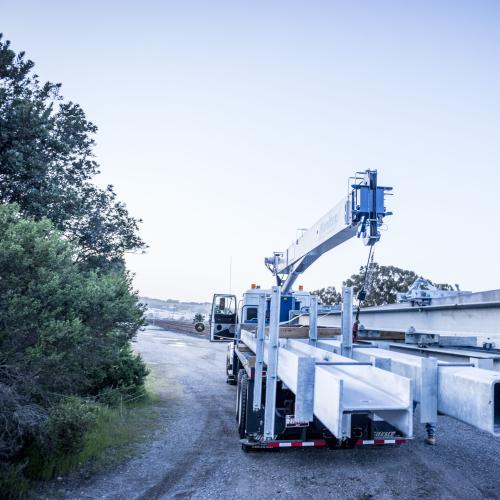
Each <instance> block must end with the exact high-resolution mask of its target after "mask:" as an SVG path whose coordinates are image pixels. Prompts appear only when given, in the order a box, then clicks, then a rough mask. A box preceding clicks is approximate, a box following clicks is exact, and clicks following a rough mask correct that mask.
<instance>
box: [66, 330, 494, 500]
mask: <svg viewBox="0 0 500 500" xmlns="http://www.w3.org/2000/svg"><path fill="white" fill-rule="evenodd" d="M135 345H136V347H137V349H138V350H139V351H140V352H141V353H142V354H143V356H144V359H145V360H146V361H147V362H148V363H149V364H150V366H151V368H152V376H153V377H154V381H155V389H156V390H157V392H158V393H159V395H160V397H161V399H162V406H161V407H162V410H161V411H162V417H161V418H162V426H161V429H160V430H159V431H158V432H157V435H156V438H155V440H154V442H153V443H152V444H150V445H148V446H147V447H145V449H144V450H143V452H142V454H141V455H140V456H138V457H137V458H135V459H133V460H132V461H130V462H129V463H127V464H124V465H123V466H120V467H119V468H118V469H116V470H114V471H112V472H109V473H106V474H102V475H101V476H97V477H93V478H90V479H87V480H86V481H83V482H81V483H80V484H75V485H73V486H72V487H71V488H69V489H67V490H66V493H65V496H67V497H68V498H106V499H121V498H143V499H157V498H193V499H212V498H213V499H230V498H231V499H234V498H251V499H252V500H255V499H260V498H265V499H270V498H285V497H286V498H292V499H295V498H297V499H299V498H300V499H318V498H353V499H366V498H377V499H379V498H380V499H386V498H387V499H389V498H449V499H452V498H453V499H457V498H467V499H471V498H500V440H498V439H495V438H493V437H491V436H489V435H488V434H486V433H483V432H480V431H477V430H475V429H473V428H471V427H469V426H467V425H464V424H462V423H460V422H456V421H454V420H451V419H449V418H446V417H440V421H439V428H438V435H437V437H438V445H437V446H435V447H430V446H428V445H426V444H424V443H423V437H424V432H423V429H422V426H421V425H419V424H418V423H417V421H415V428H416V439H415V440H414V441H413V442H410V443H409V444H408V445H403V446H399V447H385V448H384V447H382V448H377V449H374V448H368V447H366V448H358V449H354V450H337V451H334V450H325V449H293V450H282V451H278V452H254V453H247V454H245V453H243V452H242V451H241V449H240V447H239V444H238V436H237V433H236V425H235V419H234V395H235V388H234V387H233V386H229V385H227V384H226V383H225V374H224V359H225V349H226V346H225V345H224V344H211V343H209V342H208V341H207V340H205V339H198V338H195V337H192V336H187V335H183V334H176V333H171V332H166V331H160V330H147V331H145V332H142V333H141V334H140V335H139V338H138V342H137V344H135Z"/></svg>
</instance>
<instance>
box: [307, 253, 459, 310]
mask: <svg viewBox="0 0 500 500" xmlns="http://www.w3.org/2000/svg"><path fill="white" fill-rule="evenodd" d="M365 274H366V267H365V266H361V267H360V269H359V273H356V274H353V275H351V277H350V278H348V279H346V280H345V281H344V282H343V283H342V286H352V287H354V293H355V294H357V293H358V292H359V290H360V289H361V287H362V286H363V283H364V282H365ZM418 277H419V275H418V274H416V273H415V272H414V271H409V270H407V269H401V268H400V267H396V266H381V265H380V264H377V263H376V262H373V263H372V265H371V266H370V271H369V275H368V279H367V282H368V288H367V292H368V293H367V296H366V299H365V300H364V301H363V305H365V306H378V305H385V304H394V303H395V302H396V295H397V293H398V292H406V291H407V290H408V288H409V287H410V285H412V284H413V282H414V281H415V280H416V279H417V278H418ZM431 283H432V282H431ZM433 284H434V286H436V287H437V288H439V289H441V290H453V287H452V286H451V285H449V284H447V283H433ZM312 293H314V294H316V295H318V296H319V298H320V301H321V302H322V303H323V304H340V302H341V301H342V293H341V291H338V290H336V288H335V287H334V286H329V287H326V288H320V289H318V290H315V291H314V292H312Z"/></svg>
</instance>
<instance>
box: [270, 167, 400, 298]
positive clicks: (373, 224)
mask: <svg viewBox="0 0 500 500" xmlns="http://www.w3.org/2000/svg"><path fill="white" fill-rule="evenodd" d="M350 180H351V181H353V183H352V184H351V183H350V189H349V193H348V195H347V197H345V198H344V199H343V200H341V201H340V202H339V203H338V204H337V205H335V207H333V208H332V209H331V210H330V211H328V212H327V213H326V214H325V215H324V216H323V217H321V218H320V219H319V220H318V221H317V222H316V223H315V224H313V226H311V227H310V228H309V229H308V230H307V231H305V232H304V233H303V234H302V235H301V236H300V237H299V238H297V239H296V240H295V241H294V242H293V243H292V245H290V247H289V248H288V249H287V250H286V251H285V252H275V253H274V255H273V256H272V257H268V258H266V259H265V263H266V266H267V267H268V268H269V269H270V270H271V272H272V273H273V274H274V276H275V277H276V279H277V284H278V286H280V287H281V291H282V293H288V292H289V291H290V289H291V287H292V286H293V283H294V282H295V280H296V279H297V278H298V276H299V275H300V274H301V273H303V272H304V271H305V270H306V269H307V268H308V267H309V266H310V265H311V264H313V263H314V262H315V261H316V260H317V259H318V258H319V257H321V256H322V255H323V254H324V253H326V252H328V251H329V250H331V249H332V248H335V247H336V246H338V245H340V244H342V243H344V242H345V241H347V240H349V239H350V238H352V237H353V236H356V235H357V236H358V237H363V240H364V242H365V244H366V245H370V246H371V245H374V244H375V243H376V242H377V241H378V240H379V239H380V231H379V228H380V226H381V225H382V221H383V218H384V217H385V216H386V215H391V213H390V212H387V211H386V209H385V192H386V191H388V190H391V189H392V188H390V187H380V186H377V171H376V170H367V171H366V172H363V176H362V177H359V176H356V177H353V178H351V179H350Z"/></svg>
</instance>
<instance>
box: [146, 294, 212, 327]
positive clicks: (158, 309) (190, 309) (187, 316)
mask: <svg viewBox="0 0 500 500" xmlns="http://www.w3.org/2000/svg"><path fill="white" fill-rule="evenodd" d="M139 302H141V303H142V304H146V306H147V307H148V309H147V311H146V317H148V318H170V319H176V320H183V319H184V320H186V321H192V319H193V318H194V315H195V314H198V313H200V314H203V315H204V316H205V318H206V319H208V316H209V314H210V308H211V306H212V304H211V303H210V302H181V301H180V300H175V299H167V300H163V299H155V298H151V297H139Z"/></svg>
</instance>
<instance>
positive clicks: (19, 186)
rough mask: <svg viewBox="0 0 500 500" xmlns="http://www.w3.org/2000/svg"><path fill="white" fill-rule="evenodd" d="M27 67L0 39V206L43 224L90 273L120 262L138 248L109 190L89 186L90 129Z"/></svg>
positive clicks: (92, 168)
mask: <svg viewBox="0 0 500 500" xmlns="http://www.w3.org/2000/svg"><path fill="white" fill-rule="evenodd" d="M33 67H34V63H33V62H32V61H30V60H26V59H25V57H24V53H23V52H21V53H19V54H16V53H15V52H14V51H13V50H12V49H11V48H10V43H9V42H8V41H3V40H2V36H1V35H0V202H2V203H17V204H18V205H19V208H20V210H21V213H23V214H26V215H29V216H31V217H34V218H35V219H41V218H42V217H47V218H48V219H50V220H51V221H52V222H53V223H54V225H55V227H56V228H57V229H60V230H61V231H63V232H64V233H65V235H66V236H67V237H68V238H70V239H71V240H72V241H74V242H75V243H76V244H77V257H78V259H79V260H80V261H84V262H90V263H91V264H92V265H93V266H95V265H99V266H103V265H109V264H110V263H111V264H114V263H116V262H121V260H122V257H123V253H124V252H125V251H130V250H137V249H141V248H143V247H144V243H143V242H142V240H141V239H140V237H139V236H138V234H137V225H138V222H139V221H137V220H136V219H134V218H133V217H131V216H130V215H129V213H128V211H127V209H126V207H125V205H124V204H123V203H121V202H119V201H117V200H116V195H115V193H114V191H113V187H112V186H108V187H107V188H106V189H99V188H98V187H96V186H95V185H94V184H92V182H91V179H92V178H93V177H94V176H95V175H96V174H97V173H98V172H99V166H98V164H97V163H96V161H95V160H94V155H93V148H94V134H95V133H96V131H97V127H96V126H95V125H94V124H92V123H91V122H90V121H88V120H87V119H86V116H85V113H84V112H83V110H82V108H81V107H80V106H79V105H78V104H76V103H74V102H71V101H69V102H65V101H63V99H62V96H61V85H60V84H54V83H50V82H47V83H41V82H40V81H39V78H38V76H37V75H36V74H34V73H33Z"/></svg>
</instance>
